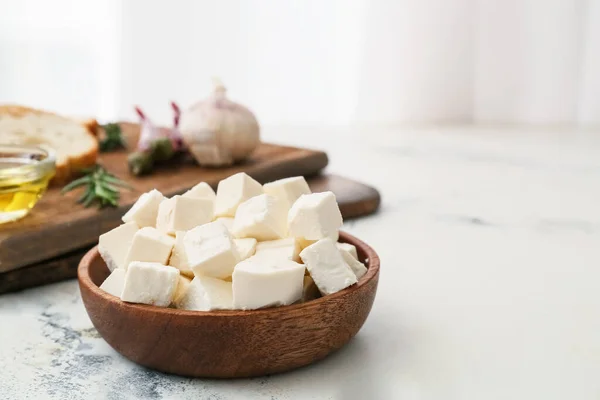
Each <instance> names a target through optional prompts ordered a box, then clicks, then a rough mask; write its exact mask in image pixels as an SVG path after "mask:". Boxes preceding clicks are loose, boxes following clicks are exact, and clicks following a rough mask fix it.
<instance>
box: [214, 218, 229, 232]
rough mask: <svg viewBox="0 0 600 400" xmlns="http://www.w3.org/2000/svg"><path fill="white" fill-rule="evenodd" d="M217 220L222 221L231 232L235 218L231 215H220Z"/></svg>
mask: <svg viewBox="0 0 600 400" xmlns="http://www.w3.org/2000/svg"><path fill="white" fill-rule="evenodd" d="M215 221H221V222H222V223H223V225H225V228H227V230H228V231H229V232H231V229H233V218H231V217H219V218H217V219H216V220H215Z"/></svg>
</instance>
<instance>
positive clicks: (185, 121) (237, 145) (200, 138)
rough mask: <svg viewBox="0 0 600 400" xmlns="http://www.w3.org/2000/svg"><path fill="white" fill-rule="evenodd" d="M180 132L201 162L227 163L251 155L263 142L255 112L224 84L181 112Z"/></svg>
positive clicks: (212, 164) (208, 164) (210, 164)
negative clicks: (233, 97) (231, 97)
mask: <svg viewBox="0 0 600 400" xmlns="http://www.w3.org/2000/svg"><path fill="white" fill-rule="evenodd" d="M179 132H181V136H182V138H183V141H184V143H185V145H186V146H187V148H188V150H189V152H190V153H191V154H192V155H193V156H194V158H195V159H196V161H197V162H198V164H200V165H204V166H214V167H218V166H226V165H231V164H233V163H236V162H240V161H243V160H245V159H246V158H248V157H249V156H250V155H251V154H252V152H253V151H254V150H255V149H256V147H257V146H258V144H259V143H260V127H259V124H258V121H257V120H256V117H255V116H254V114H253V113H252V112H251V111H250V110H249V109H248V108H246V107H244V106H243V105H241V104H238V103H236V102H234V101H231V100H229V99H228V98H227V96H226V90H225V88H224V87H223V85H221V84H218V85H216V87H215V89H214V92H213V93H212V94H211V95H210V96H209V97H208V98H207V99H205V100H202V101H200V102H198V103H196V104H194V105H192V106H191V107H190V108H189V109H188V110H186V111H184V112H183V113H182V114H181V118H180V120H179Z"/></svg>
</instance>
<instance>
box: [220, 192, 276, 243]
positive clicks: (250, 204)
mask: <svg viewBox="0 0 600 400" xmlns="http://www.w3.org/2000/svg"><path fill="white" fill-rule="evenodd" d="M286 217H287V212H286V209H285V207H284V206H283V204H282V203H281V201H280V200H278V199H277V198H275V197H273V196H269V195H267V194H261V195H258V196H255V197H253V198H251V199H249V200H246V201H245V202H243V203H242V204H240V206H239V207H238V209H237V213H236V214H235V219H234V220H233V227H232V230H231V232H232V233H233V236H235V237H236V238H246V237H253V238H255V239H256V240H258V241H259V242H260V241H263V240H275V239H280V238H282V237H285V235H286V232H287V221H286Z"/></svg>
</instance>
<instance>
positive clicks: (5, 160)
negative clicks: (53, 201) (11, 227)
mask: <svg viewBox="0 0 600 400" xmlns="http://www.w3.org/2000/svg"><path fill="white" fill-rule="evenodd" d="M55 169H56V159H55V156H54V152H53V151H51V150H49V149H46V148H42V147H35V146H25V145H23V146H21V145H3V144H0V224H3V223H6V222H10V221H14V220H17V219H19V218H22V217H24V216H25V215H27V213H28V212H29V210H31V209H32V208H33V206H35V204H36V203H37V202H38V200H39V199H40V198H41V197H42V195H43V194H44V192H45V191H46V188H47V187H48V183H49V182H50V179H52V177H53V176H54V171H55Z"/></svg>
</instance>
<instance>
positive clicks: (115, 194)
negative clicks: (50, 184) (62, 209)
mask: <svg viewBox="0 0 600 400" xmlns="http://www.w3.org/2000/svg"><path fill="white" fill-rule="evenodd" d="M85 173H86V175H85V176H83V177H81V178H79V179H76V180H74V181H73V182H71V183H69V184H68V185H66V186H65V187H64V188H63V189H62V191H61V193H63V194H64V193H67V192H69V191H71V190H73V189H76V188H78V187H80V186H84V185H85V191H84V193H83V195H82V196H81V197H80V198H79V199H78V200H77V202H78V203H81V204H83V206H84V207H86V208H87V207H89V206H91V205H92V204H93V203H94V202H96V204H97V205H98V206H99V207H100V208H102V207H105V206H112V207H116V206H117V205H118V204H119V198H120V193H119V190H120V188H131V186H129V185H128V184H127V183H125V182H123V181H122V180H120V179H119V178H117V177H116V176H114V175H112V174H110V173H109V172H108V171H106V170H105V169H104V168H103V167H102V166H100V165H96V166H95V167H92V168H87V169H86V170H85Z"/></svg>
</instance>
